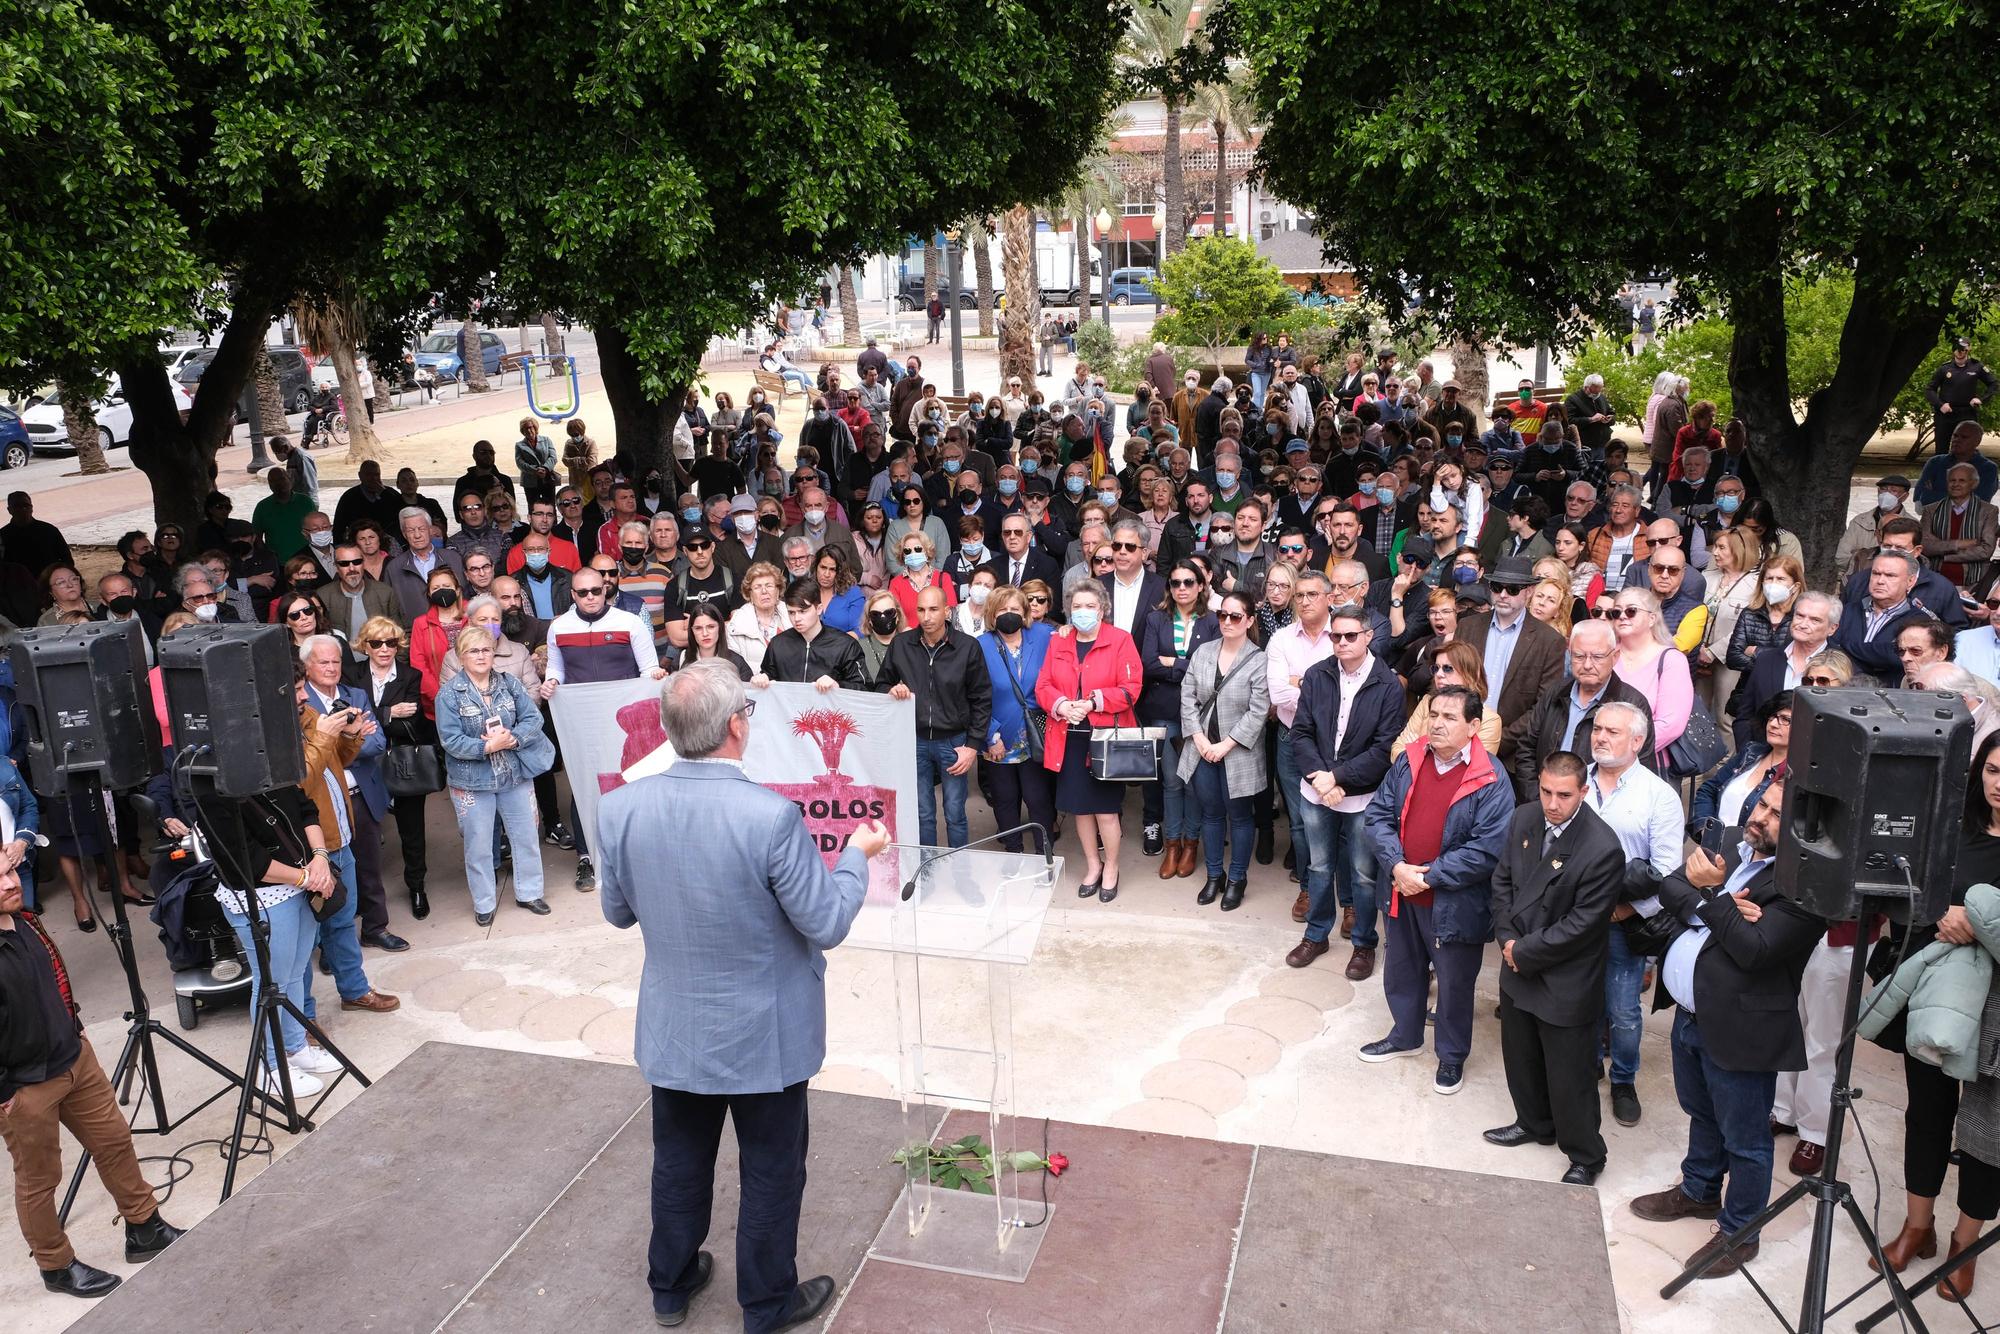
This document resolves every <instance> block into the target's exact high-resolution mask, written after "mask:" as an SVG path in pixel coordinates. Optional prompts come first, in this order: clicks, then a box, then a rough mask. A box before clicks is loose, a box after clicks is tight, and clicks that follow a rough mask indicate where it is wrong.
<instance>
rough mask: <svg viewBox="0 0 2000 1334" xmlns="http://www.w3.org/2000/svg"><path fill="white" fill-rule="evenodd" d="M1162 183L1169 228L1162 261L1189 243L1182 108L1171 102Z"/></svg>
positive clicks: (1163, 148) (1162, 144)
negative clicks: (1182, 173)
mask: <svg viewBox="0 0 2000 1334" xmlns="http://www.w3.org/2000/svg"><path fill="white" fill-rule="evenodd" d="M1160 183H1161V186H1162V188H1163V189H1164V191H1165V192H1166V210H1167V228H1166V236H1165V237H1164V238H1162V242H1161V247H1160V258H1161V259H1165V258H1166V257H1167V256H1169V255H1177V254H1179V253H1180V251H1181V247H1182V246H1184V245H1186V244H1187V201H1186V194H1187V190H1186V187H1185V186H1184V185H1183V184H1182V182H1181V108H1180V103H1178V102H1176V101H1174V100H1173V99H1172V98H1168V99H1167V128H1166V133H1165V134H1164V135H1162V136H1161V138H1160Z"/></svg>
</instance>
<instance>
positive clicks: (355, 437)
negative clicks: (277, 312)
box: [292, 289, 486, 464]
mask: <svg viewBox="0 0 2000 1334" xmlns="http://www.w3.org/2000/svg"><path fill="white" fill-rule="evenodd" d="M292 314H293V318H294V319H295V320H296V321H297V323H298V326H299V336H300V337H301V338H303V339H305V340H306V342H308V343H310V344H312V345H313V346H314V347H315V348H318V349H320V350H321V351H324V352H325V353H326V354H327V356H328V357H330V358H332V360H333V374H334V378H335V379H336V380H338V381H339V382H340V401H341V403H342V405H343V409H344V411H345V412H346V415H347V461H348V462H349V463H357V464H358V463H361V462H364V461H366V460H368V459H374V460H375V461H376V462H380V461H381V460H382V459H383V457H384V455H385V451H384V450H383V448H382V442H381V440H380V439H379V438H378V437H377V436H376V434H375V428H374V426H373V425H371V424H370V423H369V421H368V408H367V405H366V403H365V402H364V401H363V399H362V397H361V377H360V376H359V375H358V374H356V373H355V369H354V349H355V348H356V347H358V346H360V344H361V342H362V340H364V339H365V338H367V336H368V311H367V308H366V307H365V306H364V305H363V304H362V302H361V299H360V298H359V297H358V296H356V295H355V294H354V292H353V290H352V289H348V290H344V291H340V292H336V293H332V294H330V295H327V296H323V297H321V298H320V299H319V300H318V301H313V302H308V301H300V302H298V303H297V304H296V305H294V306H293V308H292ZM466 328H467V329H468V330H471V333H470V334H468V336H467V339H466V349H467V356H466V362H465V364H466V371H467V386H466V387H467V388H471V387H472V386H471V377H470V372H471V370H472V368H473V367H474V366H477V367H478V368H479V373H480V380H481V382H482V384H483V383H484V380H485V375H486V361H485V358H484V357H483V356H481V355H480V349H479V339H478V330H477V329H476V328H474V327H473V325H472V322H471V321H470V320H468V321H466ZM378 383H379V381H378Z"/></svg>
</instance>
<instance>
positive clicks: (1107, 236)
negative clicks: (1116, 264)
mask: <svg viewBox="0 0 2000 1334" xmlns="http://www.w3.org/2000/svg"><path fill="white" fill-rule="evenodd" d="M1097 239H1098V240H1100V241H1102V242H1104V243H1105V244H1104V246H1100V247H1099V248H1098V252H1097V266H1098V268H1099V269H1101V270H1102V271H1103V273H1104V327H1105V328H1107V329H1108V328H1110V327H1111V256H1110V254H1109V253H1108V252H1107V249H1106V247H1108V246H1109V245H1110V242H1111V210H1110V209H1108V208H1099V209H1098V210H1097Z"/></svg>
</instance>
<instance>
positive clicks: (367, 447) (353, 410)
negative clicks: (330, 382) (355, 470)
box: [326, 339, 387, 464]
mask: <svg viewBox="0 0 2000 1334" xmlns="http://www.w3.org/2000/svg"><path fill="white" fill-rule="evenodd" d="M326 352H327V355H328V356H329V357H331V358H332V359H333V377H334V379H335V380H337V381H339V383H340V402H341V408H342V410H343V411H344V412H345V413H346V414H347V461H348V462H349V463H357V464H358V463H362V462H365V461H367V460H368V459H374V460H375V461H376V462H378V463H379V462H381V461H382V459H383V458H384V457H385V456H386V455H387V451H386V450H384V449H383V448H382V441H381V440H380V439H379V438H378V437H377V436H376V434H375V427H374V424H373V423H371V422H370V421H369V420H368V404H367V402H366V400H364V399H363V398H362V396H361V376H360V375H359V374H358V373H357V372H356V371H355V369H354V349H353V348H351V347H349V346H348V345H347V344H346V343H345V342H342V341H340V340H338V339H336V340H335V341H334V344H333V346H332V347H330V348H328V349H327V350H326Z"/></svg>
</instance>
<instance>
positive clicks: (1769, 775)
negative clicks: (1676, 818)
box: [1687, 691, 1792, 842]
mask: <svg viewBox="0 0 2000 1334" xmlns="http://www.w3.org/2000/svg"><path fill="white" fill-rule="evenodd" d="M1760 721H1761V723H1762V726H1761V728H1760V729H1759V730H1760V731H1761V732H1762V734H1763V739H1762V740H1760V741H1752V742H1751V743H1750V744H1749V745H1747V746H1744V747H1742V748H1741V749H1739V750H1738V751H1737V752H1736V753H1735V754H1734V755H1732V756H1730V757H1729V759H1727V760H1726V761H1724V762H1723V765H1722V767H1721V768H1720V769H1717V770H1716V771H1715V772H1714V773H1712V774H1710V775H1709V776H1708V777H1707V778H1706V779H1704V780H1703V781H1702V783H1701V785H1700V786H1699V787H1697V788H1696V789H1695V790H1694V801H1693V802H1692V803H1691V804H1690V805H1689V806H1688V826H1687V827H1688V837H1689V838H1692V839H1695V840H1696V841H1697V842H1698V841H1700V839H1701V835H1702V831H1703V829H1704V828H1705V827H1706V826H1707V824H1708V822H1709V821H1710V820H1718V821H1720V822H1721V824H1722V827H1723V828H1725V829H1734V828H1736V827H1737V826H1739V825H1741V824H1742V823H1743V819H1744V817H1745V816H1747V815H1748V814H1749V813H1750V812H1751V811H1754V810H1756V809H1757V799H1758V798H1759V797H1761V796H1762V795H1763V794H1764V789H1765V788H1767V787H1769V786H1770V785H1771V784H1772V783H1774V782H1777V781H1779V780H1781V779H1782V778H1783V777H1784V776H1785V764H1786V762H1787V760H1788V759H1789V758H1790V754H1791V747H1792V694H1791V692H1790V691H1786V692H1785V693H1784V694H1782V695H1776V696H1773V697H1772V699H1771V702H1770V703H1768V704H1766V705H1765V706H1764V709H1763V717H1762V719H1761V720H1760Z"/></svg>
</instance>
